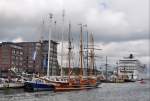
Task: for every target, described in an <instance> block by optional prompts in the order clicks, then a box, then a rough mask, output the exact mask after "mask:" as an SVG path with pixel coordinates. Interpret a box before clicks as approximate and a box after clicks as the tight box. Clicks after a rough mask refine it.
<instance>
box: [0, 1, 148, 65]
mask: <svg viewBox="0 0 150 101" xmlns="http://www.w3.org/2000/svg"><path fill="white" fill-rule="evenodd" d="M63 9H64V10H65V25H66V26H67V24H68V22H69V21H70V22H71V23H72V34H73V36H74V38H78V35H79V30H80V29H79V26H78V24H79V23H83V24H87V25H88V26H87V28H88V30H89V32H93V33H94V39H95V44H96V47H98V48H101V49H103V50H102V51H100V52H97V54H98V55H100V56H102V57H104V56H106V55H107V56H108V57H109V59H110V60H109V61H110V62H111V63H113V64H115V61H116V60H118V59H119V58H121V57H124V56H128V55H129V54H130V53H133V54H134V55H135V57H137V58H138V59H140V60H141V61H142V63H144V64H149V12H150V11H149V0H0V42H3V41H13V42H19V41H37V40H39V36H40V33H41V32H42V33H43V36H44V39H46V38H47V35H48V34H47V33H48V23H49V20H48V14H49V13H53V15H54V20H55V21H57V22H56V24H57V25H56V26H57V28H55V27H54V26H53V32H54V31H55V32H56V33H61V31H62V27H61V25H62V20H61V19H62V10H63ZM42 20H44V21H45V25H42ZM43 26H44V27H43ZM84 31H86V28H84ZM65 32H67V28H66V27H65ZM58 36H59V34H58ZM55 37H56V36H55ZM74 40H76V39H74ZM100 60H103V59H99V61H100Z"/></svg>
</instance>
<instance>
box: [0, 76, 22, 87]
mask: <svg viewBox="0 0 150 101" xmlns="http://www.w3.org/2000/svg"><path fill="white" fill-rule="evenodd" d="M23 87H24V83H23V81H20V80H18V79H17V78H16V79H11V80H8V79H1V80H0V89H6V88H15V89H16V88H23Z"/></svg>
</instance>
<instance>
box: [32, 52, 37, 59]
mask: <svg viewBox="0 0 150 101" xmlns="http://www.w3.org/2000/svg"><path fill="white" fill-rule="evenodd" d="M36 54H37V52H36V51H34V53H33V56H32V59H33V60H34V61H35V58H36Z"/></svg>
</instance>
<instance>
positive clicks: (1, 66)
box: [0, 42, 23, 74]
mask: <svg viewBox="0 0 150 101" xmlns="http://www.w3.org/2000/svg"><path fill="white" fill-rule="evenodd" d="M22 66H23V48H22V47H21V46H19V45H17V44H15V43H12V42H3V43H1V44H0V72H1V73H2V72H5V73H4V74H7V72H8V69H11V68H16V69H17V70H18V71H21V70H22Z"/></svg>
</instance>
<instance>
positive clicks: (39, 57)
mask: <svg viewBox="0 0 150 101" xmlns="http://www.w3.org/2000/svg"><path fill="white" fill-rule="evenodd" d="M50 45H51V46H50V60H49V63H50V75H59V65H58V60H57V42H55V41H52V40H51V44H50ZM47 65H48V40H44V41H41V42H19V43H13V42H2V43H0V76H7V75H8V74H7V73H8V71H9V69H11V68H15V69H16V70H17V71H18V72H19V71H20V72H22V71H25V72H27V73H40V74H46V72H47Z"/></svg>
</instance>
